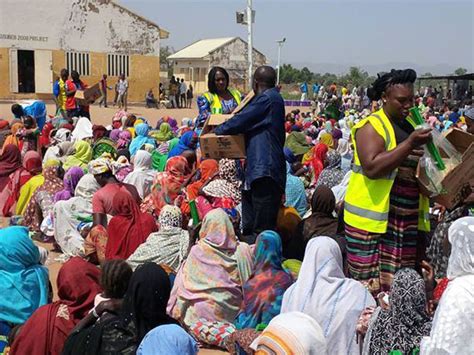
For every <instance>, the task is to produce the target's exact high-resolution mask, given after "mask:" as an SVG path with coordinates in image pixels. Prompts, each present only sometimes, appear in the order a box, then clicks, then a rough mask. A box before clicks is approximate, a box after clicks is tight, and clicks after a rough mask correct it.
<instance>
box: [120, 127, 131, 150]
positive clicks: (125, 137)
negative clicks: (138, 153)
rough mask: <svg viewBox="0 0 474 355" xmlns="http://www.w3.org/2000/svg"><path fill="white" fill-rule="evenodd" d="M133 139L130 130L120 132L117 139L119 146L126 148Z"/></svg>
mask: <svg viewBox="0 0 474 355" xmlns="http://www.w3.org/2000/svg"><path fill="white" fill-rule="evenodd" d="M131 140H132V134H131V133H130V131H121V132H120V134H119V139H118V141H117V148H118V149H124V148H127V147H128V144H129V143H130V141H131Z"/></svg>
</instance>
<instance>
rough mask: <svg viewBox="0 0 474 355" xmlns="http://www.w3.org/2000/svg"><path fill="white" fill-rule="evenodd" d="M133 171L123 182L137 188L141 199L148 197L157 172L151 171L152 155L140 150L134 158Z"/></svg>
mask: <svg viewBox="0 0 474 355" xmlns="http://www.w3.org/2000/svg"><path fill="white" fill-rule="evenodd" d="M132 162H133V171H132V172H131V173H129V174H128V175H127V176H126V177H125V179H124V180H123V182H124V183H126V184H131V185H134V186H135V187H136V188H137V191H138V194H139V195H140V198H141V199H144V198H145V197H147V196H148V195H149V194H150V192H151V186H152V184H153V178H154V177H155V174H156V171H154V170H152V169H151V154H150V153H148V152H146V151H144V150H139V151H138V152H137V153H136V154H135V156H134V157H133V161H132Z"/></svg>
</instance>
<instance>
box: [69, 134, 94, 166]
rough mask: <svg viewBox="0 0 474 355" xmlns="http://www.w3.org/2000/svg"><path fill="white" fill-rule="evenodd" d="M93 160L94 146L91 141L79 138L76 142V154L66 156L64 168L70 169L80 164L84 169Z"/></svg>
mask: <svg viewBox="0 0 474 355" xmlns="http://www.w3.org/2000/svg"><path fill="white" fill-rule="evenodd" d="M91 160H92V147H91V145H90V144H89V143H87V142H86V141H83V140H78V141H76V143H74V154H73V155H70V156H68V157H67V158H66V160H65V162H64V164H63V169H64V170H65V171H68V170H69V169H70V168H72V167H73V166H78V167H80V168H82V169H84V170H86V169H87V164H88V163H89V162H90V161H91Z"/></svg>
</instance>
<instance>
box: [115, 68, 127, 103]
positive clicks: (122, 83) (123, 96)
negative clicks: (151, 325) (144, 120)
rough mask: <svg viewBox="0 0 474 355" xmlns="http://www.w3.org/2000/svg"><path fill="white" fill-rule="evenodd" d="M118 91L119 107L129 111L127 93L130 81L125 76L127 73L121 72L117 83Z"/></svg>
mask: <svg viewBox="0 0 474 355" xmlns="http://www.w3.org/2000/svg"><path fill="white" fill-rule="evenodd" d="M117 91H118V98H117V102H118V107H119V108H123V109H124V110H125V111H127V94H128V81H127V79H126V78H125V74H120V78H119V81H118V83H117Z"/></svg>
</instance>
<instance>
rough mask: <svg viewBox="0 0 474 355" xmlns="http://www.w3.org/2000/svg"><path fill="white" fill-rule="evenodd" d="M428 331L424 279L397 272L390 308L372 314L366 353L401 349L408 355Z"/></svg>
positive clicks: (416, 275) (382, 352) (405, 272)
mask: <svg viewBox="0 0 474 355" xmlns="http://www.w3.org/2000/svg"><path fill="white" fill-rule="evenodd" d="M430 330H431V319H430V317H429V316H428V314H427V313H426V293H425V282H424V280H423V278H422V277H421V276H420V275H419V274H418V273H417V272H416V271H415V270H413V269H409V268H404V269H401V270H399V271H397V273H396V274H395V277H394V279H393V284H392V288H391V293H390V309H388V310H386V309H379V310H378V314H374V315H372V319H371V324H370V326H369V330H368V334H367V338H366V339H368V351H369V353H370V354H388V353H390V351H392V350H400V351H401V352H402V353H403V354H411V353H412V351H413V350H414V349H416V348H419V346H420V342H421V339H422V338H423V336H428V335H429V334H430Z"/></svg>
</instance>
